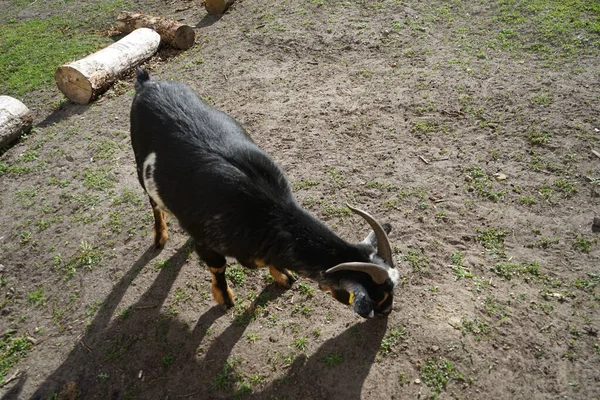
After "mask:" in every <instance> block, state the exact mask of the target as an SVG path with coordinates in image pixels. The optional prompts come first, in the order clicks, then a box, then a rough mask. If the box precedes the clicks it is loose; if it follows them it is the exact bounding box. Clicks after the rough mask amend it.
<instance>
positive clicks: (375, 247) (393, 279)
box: [326, 205, 399, 318]
mask: <svg viewBox="0 0 600 400" xmlns="http://www.w3.org/2000/svg"><path fill="white" fill-rule="evenodd" d="M347 206H348V208H349V209H350V210H352V211H353V212H354V213H356V214H358V215H360V216H361V217H363V218H364V219H365V220H366V221H367V222H368V223H369V225H370V226H371V228H372V229H373V230H372V231H371V233H369V235H368V236H367V237H366V238H365V240H363V242H362V243H360V244H359V246H361V247H363V248H365V249H366V250H367V252H368V254H369V259H368V261H360V262H346V263H343V264H339V265H336V266H335V267H333V268H329V269H328V270H327V271H326V274H328V275H329V274H334V273H337V274H338V276H339V284H338V285H336V286H335V287H327V290H328V291H330V292H331V294H332V295H333V297H335V298H336V299H337V300H338V301H340V302H342V303H345V304H352V305H353V306H354V311H355V312H356V313H357V314H358V315H360V316H362V317H364V318H371V317H373V316H374V315H375V314H377V315H385V314H388V313H389V312H390V311H392V305H393V303H394V287H395V286H396V284H397V283H398V278H399V273H398V270H397V269H396V267H395V264H394V258H393V255H392V248H391V246H390V241H389V239H388V236H387V234H388V233H389V231H390V229H391V227H390V225H389V224H386V225H384V227H382V226H381V225H380V224H379V223H378V222H377V221H376V220H375V218H373V217H372V216H371V215H370V214H368V213H367V212H365V211H362V210H360V209H358V208H354V207H351V206H350V205H347ZM357 272H358V273H357ZM361 272H362V273H361Z"/></svg>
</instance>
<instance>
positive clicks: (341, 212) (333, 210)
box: [323, 204, 352, 218]
mask: <svg viewBox="0 0 600 400" xmlns="http://www.w3.org/2000/svg"><path fill="white" fill-rule="evenodd" d="M350 214H352V211H350V209H349V208H348V207H346V206H342V207H335V206H333V205H331V204H325V206H324V207H323V215H324V216H326V217H328V218H333V217H345V216H347V215H350Z"/></svg>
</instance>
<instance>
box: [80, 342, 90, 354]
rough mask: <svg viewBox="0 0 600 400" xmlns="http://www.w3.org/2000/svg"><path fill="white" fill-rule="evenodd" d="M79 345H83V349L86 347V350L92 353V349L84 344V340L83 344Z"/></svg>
mask: <svg viewBox="0 0 600 400" xmlns="http://www.w3.org/2000/svg"><path fill="white" fill-rule="evenodd" d="M79 343H81V345H82V346H83V347H85V348H86V349H87V351H89V352H90V353H92V349H90V348H89V347H88V345H87V344H85V342H84V341H83V340H82V341H81V342H79Z"/></svg>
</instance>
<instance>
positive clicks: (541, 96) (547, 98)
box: [531, 92, 552, 107]
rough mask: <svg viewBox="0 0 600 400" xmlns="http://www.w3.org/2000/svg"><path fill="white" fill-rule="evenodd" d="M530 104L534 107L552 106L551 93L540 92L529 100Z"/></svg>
mask: <svg viewBox="0 0 600 400" xmlns="http://www.w3.org/2000/svg"><path fill="white" fill-rule="evenodd" d="M531 102H532V103H533V104H535V105H536V106H546V107H547V106H549V105H550V104H552V93H549V92H541V93H538V94H536V95H535V96H533V97H532V98H531Z"/></svg>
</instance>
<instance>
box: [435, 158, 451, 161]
mask: <svg viewBox="0 0 600 400" xmlns="http://www.w3.org/2000/svg"><path fill="white" fill-rule="evenodd" d="M449 159H450V157H444V158H436V159H435V160H433V161H448V160H449Z"/></svg>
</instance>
